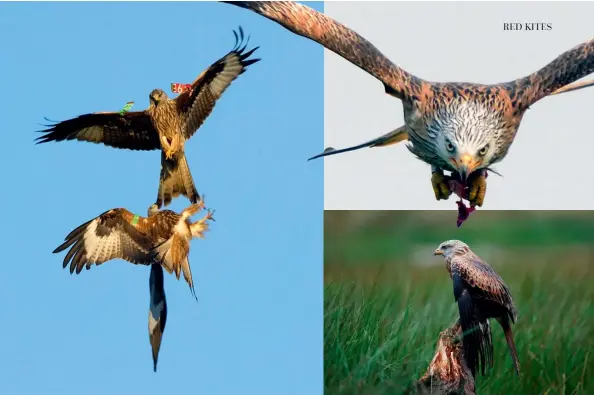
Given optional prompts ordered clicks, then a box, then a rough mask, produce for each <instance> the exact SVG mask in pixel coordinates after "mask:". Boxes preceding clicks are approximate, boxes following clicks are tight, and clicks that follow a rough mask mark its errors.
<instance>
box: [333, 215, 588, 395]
mask: <svg viewBox="0 0 594 395" xmlns="http://www.w3.org/2000/svg"><path fill="white" fill-rule="evenodd" d="M324 215H325V218H324V227H325V229H324V233H325V235H324V237H325V240H324V244H325V247H324V248H325V252H324V254H325V265H324V272H325V283H326V284H325V292H324V293H325V294H324V299H325V300H324V304H325V320H324V326H325V328H324V367H325V387H326V394H335V393H336V394H338V393H341V394H367V393H369V394H378V395H382V394H399V393H404V392H405V390H406V389H407V388H408V387H409V386H410V384H411V383H412V382H414V381H415V380H417V379H418V378H419V377H420V376H421V375H422V374H423V373H424V371H425V368H426V367H427V365H428V364H429V361H430V360H431V358H432V356H433V353H434V351H435V342H436V340H437V336H438V334H439V332H440V331H442V330H444V329H445V328H446V327H448V326H450V325H452V324H453V323H454V322H455V321H456V320H457V313H458V312H457V306H456V304H455V301H454V297H453V291H452V283H451V280H450V278H449V276H448V273H447V271H446V269H445V262H444V260H443V259H442V258H441V257H435V256H433V251H434V250H435V248H436V247H437V246H438V245H439V244H440V243H441V242H443V241H445V240H449V239H459V240H462V241H464V242H466V243H467V244H469V246H470V248H471V249H472V250H473V251H474V252H475V253H477V254H478V255H479V256H481V257H482V258H483V259H484V260H486V261H487V262H488V263H489V264H490V265H491V266H493V267H494V268H495V270H497V272H498V273H499V274H500V275H501V276H502V277H503V279H504V280H505V282H506V283H507V285H508V286H509V287H510V289H511V292H512V296H513V298H514V302H515V304H516V307H517V308H518V315H519V317H518V323H517V324H516V325H515V326H514V328H513V330H514V338H515V342H516V346H517V348H518V355H519V358H520V364H521V371H522V375H521V377H519V378H518V377H515V375H514V373H513V369H512V364H511V358H510V356H509V353H508V349H507V346H506V344H505V340H504V338H503V332H502V330H501V328H500V327H499V325H498V324H497V322H496V321H494V320H493V321H492V322H491V324H492V332H493V342H494V358H495V361H494V369H493V370H492V371H490V372H489V373H488V375H487V376H486V377H482V376H479V377H477V380H476V381H477V382H476V384H477V393H478V394H594V386H593V385H592V384H591V380H590V375H592V374H593V373H594V355H591V354H592V351H594V347H593V345H594V340H593V336H594V304H593V303H592V302H593V301H594V212H583V211H579V212H572V211H548V212H544V211H540V212H539V211H528V212H527V211H480V210H479V211H477V212H475V213H473V214H472V215H471V217H470V219H469V220H468V221H467V222H465V223H464V225H462V227H461V228H459V229H458V228H456V225H455V221H456V218H455V212H454V213H453V212H452V211H445V212H444V211H326V212H325V214H324Z"/></svg>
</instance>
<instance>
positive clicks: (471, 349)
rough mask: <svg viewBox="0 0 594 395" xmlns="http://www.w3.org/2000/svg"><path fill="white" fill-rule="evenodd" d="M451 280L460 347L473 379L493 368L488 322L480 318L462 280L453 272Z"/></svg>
mask: <svg viewBox="0 0 594 395" xmlns="http://www.w3.org/2000/svg"><path fill="white" fill-rule="evenodd" d="M452 280H453V283H454V298H455V300H456V302H457V303H458V312H459V314H460V321H459V322H460V326H461V327H462V345H463V349H464V358H465V360H466V364H467V366H468V367H469V368H470V370H471V372H472V375H473V376H474V377H476V372H477V371H480V372H481V374H482V375H485V373H486V371H487V369H488V368H489V367H492V366H493V343H492V340H491V327H490V325H489V321H488V319H486V318H484V317H482V316H481V313H480V311H479V310H478V309H477V307H476V305H475V304H474V301H473V299H472V295H471V294H470V292H469V291H468V289H467V288H466V284H465V282H464V280H463V279H462V278H461V277H460V275H459V273H458V272H457V271H455V270H453V271H452Z"/></svg>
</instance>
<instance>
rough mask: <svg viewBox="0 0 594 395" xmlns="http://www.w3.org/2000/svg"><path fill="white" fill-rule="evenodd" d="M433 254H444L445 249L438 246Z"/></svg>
mask: <svg viewBox="0 0 594 395" xmlns="http://www.w3.org/2000/svg"><path fill="white" fill-rule="evenodd" d="M433 255H443V251H442V250H440V249H439V248H438V249H437V250H435V251H433Z"/></svg>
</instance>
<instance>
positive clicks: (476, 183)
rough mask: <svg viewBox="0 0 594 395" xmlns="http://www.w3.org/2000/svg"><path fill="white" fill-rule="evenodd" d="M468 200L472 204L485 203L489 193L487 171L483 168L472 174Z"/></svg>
mask: <svg viewBox="0 0 594 395" xmlns="http://www.w3.org/2000/svg"><path fill="white" fill-rule="evenodd" d="M467 183H468V198H467V199H468V202H469V203H470V206H479V207H481V206H482V205H483V202H484V201H485V194H486V193H487V171H486V170H481V171H477V172H476V173H475V174H472V175H471V176H470V178H469V180H468V182H467Z"/></svg>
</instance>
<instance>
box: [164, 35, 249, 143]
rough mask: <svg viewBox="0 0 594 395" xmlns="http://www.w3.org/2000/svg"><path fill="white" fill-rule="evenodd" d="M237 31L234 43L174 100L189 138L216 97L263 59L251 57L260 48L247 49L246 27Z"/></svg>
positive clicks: (207, 112)
mask: <svg viewBox="0 0 594 395" xmlns="http://www.w3.org/2000/svg"><path fill="white" fill-rule="evenodd" d="M233 34H235V47H234V48H233V49H232V50H231V51H230V52H229V53H227V55H225V56H223V57H222V58H220V59H219V60H217V61H216V62H215V63H213V64H212V65H210V67H209V68H208V69H206V70H204V71H203V72H202V74H200V76H198V78H197V79H196V80H195V81H194V82H193V83H192V89H191V90H187V91H185V92H184V93H182V94H181V95H179V96H178V97H177V98H176V99H175V100H176V102H177V108H178V111H179V112H180V113H181V114H182V116H183V117H184V119H185V125H184V136H185V138H186V139H189V138H190V137H192V135H193V134H194V133H195V132H196V130H198V128H199V127H200V126H201V125H202V123H204V121H205V120H206V118H207V117H208V116H209V115H210V113H211V112H212V110H213V108H214V106H215V104H216V102H217V100H218V99H219V98H220V97H221V96H222V95H223V92H225V90H226V89H227V88H228V87H229V85H231V83H232V82H233V81H234V80H235V79H236V78H237V77H238V76H239V75H240V74H243V73H244V72H245V70H246V68H247V67H248V66H249V65H251V64H254V63H256V62H258V61H259V60H260V59H250V56H251V55H252V54H253V53H254V52H255V51H256V50H257V49H258V47H255V48H252V49H250V50H249V51H246V48H247V45H248V42H249V37H248V39H247V41H246V42H245V43H244V34H243V29H242V28H241V27H240V28H239V35H238V33H237V32H235V31H234V32H233Z"/></svg>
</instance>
